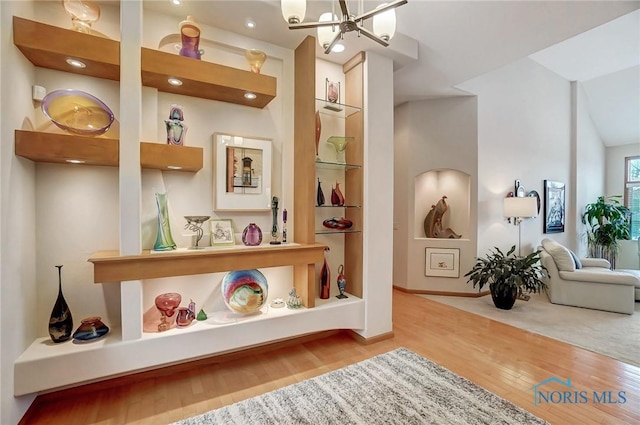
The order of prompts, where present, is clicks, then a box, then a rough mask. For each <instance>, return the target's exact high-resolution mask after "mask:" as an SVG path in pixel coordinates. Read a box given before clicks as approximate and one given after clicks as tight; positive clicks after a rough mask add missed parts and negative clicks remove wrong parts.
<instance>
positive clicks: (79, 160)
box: [65, 159, 84, 164]
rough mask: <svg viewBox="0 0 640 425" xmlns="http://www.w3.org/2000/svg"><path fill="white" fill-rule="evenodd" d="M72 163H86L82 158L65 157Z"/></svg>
mask: <svg viewBox="0 0 640 425" xmlns="http://www.w3.org/2000/svg"><path fill="white" fill-rule="evenodd" d="M65 161H67V162H68V163H70V164H84V161H83V160H82V159H65Z"/></svg>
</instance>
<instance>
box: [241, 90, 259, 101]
mask: <svg viewBox="0 0 640 425" xmlns="http://www.w3.org/2000/svg"><path fill="white" fill-rule="evenodd" d="M244 97H245V98H247V99H249V100H253V99H255V98H256V97H258V96H256V94H255V93H251V92H247V93H245V94H244Z"/></svg>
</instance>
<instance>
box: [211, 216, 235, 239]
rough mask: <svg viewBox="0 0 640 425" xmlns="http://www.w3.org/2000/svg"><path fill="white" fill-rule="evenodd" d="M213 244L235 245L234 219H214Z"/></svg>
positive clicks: (212, 224) (212, 222)
mask: <svg viewBox="0 0 640 425" xmlns="http://www.w3.org/2000/svg"><path fill="white" fill-rule="evenodd" d="M210 223H211V246H223V245H235V236H234V233H233V221H231V220H230V219H212V220H211V221H210Z"/></svg>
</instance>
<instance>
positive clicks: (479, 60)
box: [144, 0, 640, 146]
mask: <svg viewBox="0 0 640 425" xmlns="http://www.w3.org/2000/svg"><path fill="white" fill-rule="evenodd" d="M381 2H382V1H369V0H365V1H363V2H362V6H360V5H359V3H361V2H360V1H356V0H351V1H348V4H349V8H350V10H358V7H361V8H362V10H364V11H368V10H371V9H373V8H374V7H375V6H376V5H378V4H380V3H381ZM337 5H338V2H337V1H329V0H324V1H313V0H311V1H307V13H306V18H305V21H316V20H317V19H318V17H319V15H320V14H321V13H322V12H326V11H331V8H332V7H335V8H336V10H339V8H338V6H337ZM144 7H145V8H149V9H153V10H157V11H160V12H162V13H166V14H170V15H174V16H176V18H177V19H184V17H185V16H186V15H193V16H194V17H196V19H197V21H198V22H200V23H203V24H208V25H212V26H215V27H218V28H222V29H225V30H229V31H233V32H236V33H239V34H242V35H246V36H248V37H251V38H255V39H260V40H265V41H268V42H270V43H273V44H276V45H279V46H283V47H287V48H292V49H293V48H295V47H296V46H297V45H298V44H299V43H300V42H301V41H302V39H304V37H306V36H307V35H315V31H314V30H312V29H309V30H289V29H288V27H287V24H286V23H285V21H284V19H283V18H282V14H281V11H280V1H279V0H275V1H274V0H262V1H261V0H256V1H249V0H246V1H236V0H234V1H224V0H216V1H195V0H184V1H183V5H182V6H179V7H176V6H173V5H172V4H171V3H170V2H169V1H168V0H145V1H144ZM638 9H640V1H584V2H583V1H423V0H409V2H408V3H407V4H406V5H403V6H401V7H399V8H397V9H396V15H397V34H396V36H395V37H394V38H393V39H392V40H391V45H390V46H389V47H387V48H384V47H382V46H379V45H377V44H376V43H375V42H373V41H371V40H369V39H367V38H365V37H360V38H358V37H357V35H356V34H355V33H348V34H346V35H345V39H344V45H345V47H346V49H345V51H344V52H342V53H331V54H329V55H325V54H324V53H323V51H322V49H321V48H320V46H318V50H317V55H318V57H321V58H323V59H325V60H329V61H333V62H337V63H344V62H345V61H346V60H348V59H349V58H350V57H352V56H353V55H354V54H355V53H356V52H357V51H360V50H373V51H376V52H380V53H381V54H384V55H387V56H390V57H391V58H393V60H394V69H395V72H394V91H395V103H396V104H400V103H403V102H406V101H412V100H420V99H428V98H434V97H441V96H457V95H464V94H465V93H464V92H462V91H461V90H458V89H457V88H456V85H458V84H461V83H463V82H465V81H467V80H469V79H471V78H474V77H477V76H479V75H482V74H484V73H487V72H490V71H492V70H495V69H497V68H499V67H501V66H504V65H507V64H509V63H512V62H514V61H517V60H520V59H522V58H526V57H531V58H532V59H533V60H536V61H537V62H539V63H541V64H542V65H544V66H545V67H547V68H549V69H550V70H552V71H553V72H556V73H557V74H559V75H561V76H562V77H564V78H566V79H567V80H570V81H573V80H575V81H580V82H581V83H582V84H583V86H584V88H585V90H586V92H587V96H588V98H589V104H590V110H591V115H592V118H593V120H594V123H595V124H596V127H597V128H598V130H599V132H600V134H601V137H602V138H603V140H604V142H605V144H606V145H609V146H612V145H618V144H627V143H635V142H638V141H640V113H639V109H638V108H640V107H639V106H638V105H639V104H640V74H639V72H640V71H639V69H638V65H640V14H639V12H638ZM634 11H635V13H633V12H634ZM625 15H626V16H625ZM621 17H622V18H621ZM617 18H621V19H617ZM248 19H250V20H252V21H254V22H255V23H256V27H255V28H253V29H249V28H247V27H246V26H245V22H246V21H247V20H248ZM605 24H607V25H605ZM590 30H593V31H590ZM574 37H575V38H574ZM603 40H604V41H603ZM569 65H571V66H569ZM634 102H635V108H634Z"/></svg>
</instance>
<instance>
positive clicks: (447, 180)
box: [413, 169, 471, 239]
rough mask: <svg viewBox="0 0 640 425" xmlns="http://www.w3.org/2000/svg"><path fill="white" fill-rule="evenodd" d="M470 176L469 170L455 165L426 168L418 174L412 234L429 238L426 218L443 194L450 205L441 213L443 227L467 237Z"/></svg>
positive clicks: (468, 233)
mask: <svg viewBox="0 0 640 425" xmlns="http://www.w3.org/2000/svg"><path fill="white" fill-rule="evenodd" d="M470 185H471V178H470V176H469V175H468V174H467V173H464V172H462V171H458V170H453V169H437V170H430V171H426V172H424V173H422V174H419V175H417V176H416V177H415V181H414V193H415V195H414V196H415V210H414V225H413V229H414V230H413V234H414V237H415V238H426V235H425V231H424V219H425V217H426V216H427V214H428V213H429V211H430V210H431V207H432V206H433V205H435V204H436V202H438V201H439V200H440V199H441V198H442V197H443V196H446V197H447V199H446V202H447V205H448V206H449V208H448V210H447V212H446V213H445V214H444V216H443V217H442V227H443V228H445V229H446V228H448V227H450V228H451V229H452V230H454V231H455V232H456V233H457V234H459V235H462V238H461V239H468V238H469V235H470V232H471V229H470V219H469V217H470V199H471V196H470V194H471V187H470Z"/></svg>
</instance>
